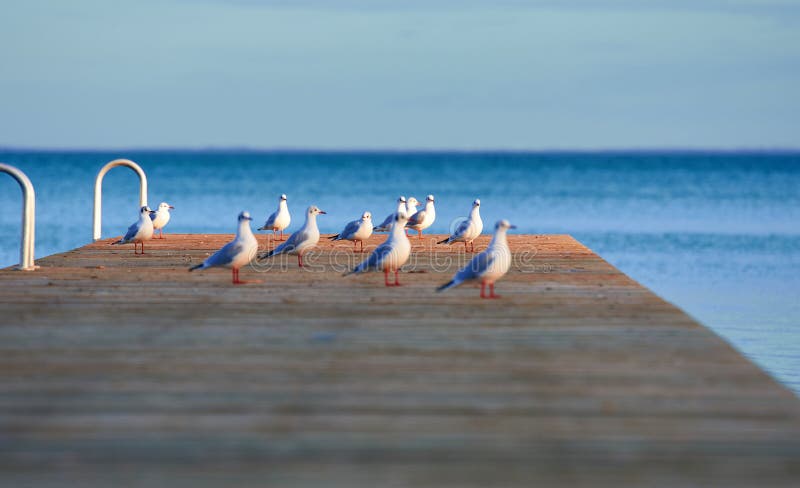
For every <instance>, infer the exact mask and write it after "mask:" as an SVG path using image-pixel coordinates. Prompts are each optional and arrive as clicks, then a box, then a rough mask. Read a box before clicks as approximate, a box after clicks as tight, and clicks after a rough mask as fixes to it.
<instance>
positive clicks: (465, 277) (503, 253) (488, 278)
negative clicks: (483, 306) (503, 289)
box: [436, 220, 517, 298]
mask: <svg viewBox="0 0 800 488" xmlns="http://www.w3.org/2000/svg"><path fill="white" fill-rule="evenodd" d="M516 228H517V226H516V225H511V224H510V223H509V222H508V220H498V221H497V224H495V226H494V237H492V242H490V243H489V247H487V248H486V250H485V251H483V252H482V253H480V254H478V255H476V256H475V257H473V258H472V260H471V261H470V262H469V264H467V265H466V266H464V267H463V268H462V269H461V270H460V271H459V272H458V273H456V274H455V276H453V279H452V280H450V281H449V282H447V283H445V284H444V285H442V286H440V287H439V288H437V289H436V291H444V290H446V289H448V288H453V287H454V286H458V285H460V284H461V283H463V282H465V281H470V280H480V281H481V298H500V295H495V294H494V282H495V281H497V280H499V279H500V278H501V277H502V276H503V275H504V274H506V272H507V271H508V268H509V267H510V266H511V251H510V250H509V249H508V241H507V240H506V232H507V231H508V229H516ZM486 285H489V290H490V294H489V295H486Z"/></svg>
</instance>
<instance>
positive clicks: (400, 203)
mask: <svg viewBox="0 0 800 488" xmlns="http://www.w3.org/2000/svg"><path fill="white" fill-rule="evenodd" d="M400 212H405V213H406V214H408V208H406V197H404V196H403V195H400V197H399V198H398V199H397V211H396V212H392V213H390V214H389V215H387V216H386V218H385V219H383V222H381V223H380V225H378V226H376V227H375V229H374V230H375V232H386V231H388V230H389V229H391V228H392V222H394V216H395V214H397V213H400Z"/></svg>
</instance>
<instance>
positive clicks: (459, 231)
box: [439, 198, 483, 252]
mask: <svg viewBox="0 0 800 488" xmlns="http://www.w3.org/2000/svg"><path fill="white" fill-rule="evenodd" d="M481 232H483V221H482V220H481V201H480V200H479V199H477V198H476V199H475V201H474V202H472V210H470V212H469V218H468V219H467V220H465V221H463V222H461V224H459V226H458V227H457V228H456V231H455V232H453V235H451V236H450V237H448V238H447V239H445V240H443V241H439V244H452V243H454V242H463V243H464V252H467V246H468V245H469V246H471V251H470V252H475V242H474V241H475V238H476V237H478V236H479V235H481Z"/></svg>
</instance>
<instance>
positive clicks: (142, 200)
mask: <svg viewBox="0 0 800 488" xmlns="http://www.w3.org/2000/svg"><path fill="white" fill-rule="evenodd" d="M116 166H127V167H129V168H131V169H132V170H133V171H135V172H136V174H137V175H139V207H144V206H145V205H147V176H146V175H145V174H144V170H143V169H142V168H141V166H139V165H138V164H136V163H134V162H133V161H131V160H130V159H115V160H114V161H111V162H110V163H107V164H106V165H105V166H103V167H102V168H100V172H98V173H97V178H95V180H94V213H93V214H92V239H93V240H95V241H97V240H99V239H100V234H101V229H100V227H101V225H100V221H101V219H102V213H103V208H102V207H103V177H104V176H105V175H106V173H108V171H109V170H110V169H111V168H114V167H116Z"/></svg>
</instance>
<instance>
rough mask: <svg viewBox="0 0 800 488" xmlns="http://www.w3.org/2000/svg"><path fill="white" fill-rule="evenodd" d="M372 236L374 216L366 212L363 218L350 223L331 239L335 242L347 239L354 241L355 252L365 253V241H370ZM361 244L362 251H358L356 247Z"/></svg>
mask: <svg viewBox="0 0 800 488" xmlns="http://www.w3.org/2000/svg"><path fill="white" fill-rule="evenodd" d="M371 235H372V214H371V213H370V212H364V213H363V214H362V215H361V218H360V219H358V220H354V221H352V222H348V223H347V225H346V226H345V227H344V230H343V231H341V232H340V233H338V234H336V235H335V236H331V237H330V238H329V239H331V240H333V241H341V240H342V239H346V240H348V241H353V252H364V241H365V240H367V239H369V236H371ZM359 242H360V243H361V251H356V246H357V245H358V243H359Z"/></svg>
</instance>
